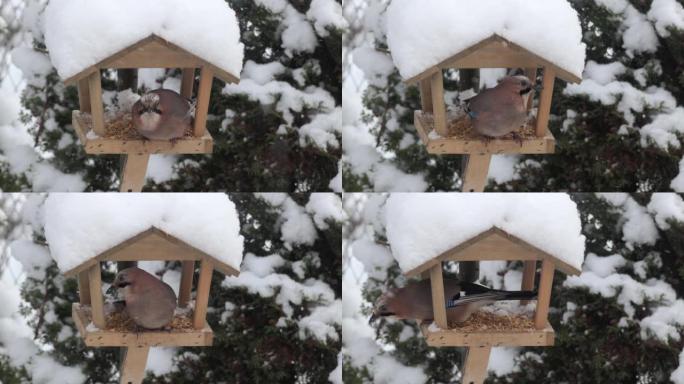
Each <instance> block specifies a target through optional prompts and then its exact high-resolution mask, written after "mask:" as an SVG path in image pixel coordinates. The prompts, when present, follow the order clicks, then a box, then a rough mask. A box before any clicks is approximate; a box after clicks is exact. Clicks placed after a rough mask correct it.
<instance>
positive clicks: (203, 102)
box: [193, 67, 214, 137]
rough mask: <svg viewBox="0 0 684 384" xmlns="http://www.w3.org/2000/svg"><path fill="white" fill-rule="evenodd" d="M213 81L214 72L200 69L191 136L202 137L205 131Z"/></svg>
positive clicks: (204, 68)
mask: <svg viewBox="0 0 684 384" xmlns="http://www.w3.org/2000/svg"><path fill="white" fill-rule="evenodd" d="M213 80H214V72H213V71H212V70H211V69H209V68H207V67H202V70H201V71H200V81H199V88H198V89H197V106H196V109H195V110H196V112H195V125H194V128H193V134H194V135H195V137H202V136H204V133H205V132H206V130H207V114H208V113H209V96H211V83H212V82H213Z"/></svg>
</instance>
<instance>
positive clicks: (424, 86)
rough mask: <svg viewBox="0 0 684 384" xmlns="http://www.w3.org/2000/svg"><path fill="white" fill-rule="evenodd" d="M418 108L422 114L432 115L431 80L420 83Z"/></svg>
mask: <svg viewBox="0 0 684 384" xmlns="http://www.w3.org/2000/svg"><path fill="white" fill-rule="evenodd" d="M420 108H421V109H422V110H423V113H432V112H433V111H432V80H431V79H425V80H421V81H420Z"/></svg>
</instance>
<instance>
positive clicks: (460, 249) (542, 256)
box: [404, 227, 581, 277]
mask: <svg viewBox="0 0 684 384" xmlns="http://www.w3.org/2000/svg"><path fill="white" fill-rule="evenodd" d="M495 234H498V235H499V236H502V237H505V238H506V239H508V240H509V241H510V243H511V244H517V245H519V246H521V247H524V248H526V249H528V251H529V254H530V255H534V257H533V258H530V259H539V260H550V261H551V262H552V263H554V264H555V266H556V268H557V269H558V270H560V271H562V272H563V273H566V274H568V275H579V274H580V272H581V271H580V270H578V269H576V268H575V267H573V266H571V265H570V264H567V263H566V262H564V261H563V260H560V259H558V258H556V257H554V256H552V255H550V254H548V253H546V252H544V251H542V250H541V249H539V248H537V247H535V246H533V245H531V244H529V243H528V242H526V241H524V240H522V239H520V238H519V237H517V236H514V235H511V234H509V233H507V232H506V231H504V230H502V229H500V228H498V227H492V228H490V229H488V230H486V231H484V232H482V233H480V234H478V235H476V236H473V237H472V238H470V239H468V240H466V241H464V242H462V243H460V244H458V245H456V246H454V247H453V248H451V249H448V250H446V251H444V252H442V253H441V254H439V255H437V256H435V257H433V258H432V259H430V260H428V261H426V262H425V263H423V264H421V265H419V266H417V267H416V268H413V269H412V270H410V271H408V272H406V273H404V275H406V276H408V277H413V276H416V275H418V274H420V273H422V272H423V271H427V270H429V269H430V268H432V267H433V266H434V265H436V264H437V263H441V262H443V261H446V260H453V261H483V260H495V259H494V258H490V257H486V256H482V255H477V254H476V253H475V252H471V251H470V250H469V248H471V247H475V246H477V244H479V243H480V242H486V241H487V240H486V239H487V238H488V237H490V236H493V235H495ZM489 251H492V249H491V247H489ZM521 254H522V252H521V253H520V254H518V256H521ZM496 257H503V256H502V255H501V254H500V253H497V254H496ZM525 259H526V258H522V260H525ZM516 260H521V259H516Z"/></svg>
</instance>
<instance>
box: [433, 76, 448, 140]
mask: <svg viewBox="0 0 684 384" xmlns="http://www.w3.org/2000/svg"><path fill="white" fill-rule="evenodd" d="M430 89H431V91H432V92H431V93H432V116H433V117H434V121H435V131H436V132H437V133H438V134H439V135H440V136H442V137H448V136H449V131H448V130H447V121H446V104H445V103H444V79H443V78H442V70H441V69H440V70H439V71H437V73H435V74H434V75H432V77H431V78H430Z"/></svg>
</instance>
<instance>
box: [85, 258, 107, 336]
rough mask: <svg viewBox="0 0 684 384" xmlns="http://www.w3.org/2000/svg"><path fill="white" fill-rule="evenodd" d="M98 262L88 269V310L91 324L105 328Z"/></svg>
mask: <svg viewBox="0 0 684 384" xmlns="http://www.w3.org/2000/svg"><path fill="white" fill-rule="evenodd" d="M101 273H102V272H101V271H100V263H99V262H97V263H95V265H93V266H92V267H90V269H88V287H89V289H90V310H91V314H92V318H93V324H95V326H96V327H98V328H100V329H105V327H106V326H107V323H106V322H105V314H104V299H103V298H102V275H101Z"/></svg>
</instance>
